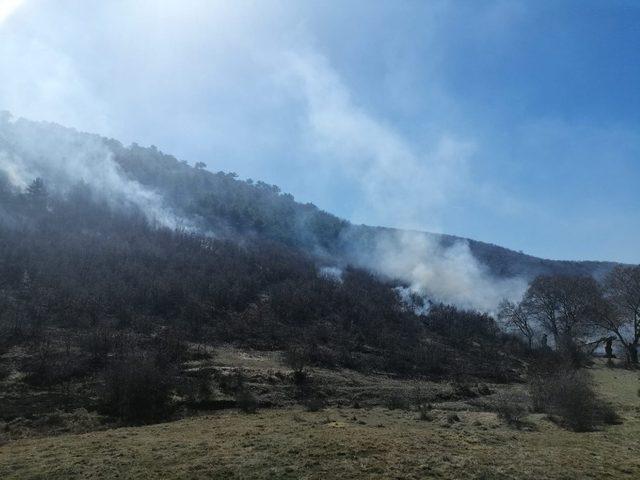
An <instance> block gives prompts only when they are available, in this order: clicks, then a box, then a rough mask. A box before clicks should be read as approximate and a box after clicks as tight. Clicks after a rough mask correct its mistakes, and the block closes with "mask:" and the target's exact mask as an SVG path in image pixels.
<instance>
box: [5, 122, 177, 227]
mask: <svg viewBox="0 0 640 480" xmlns="http://www.w3.org/2000/svg"><path fill="white" fill-rule="evenodd" d="M7 138H10V139H11V141H10V142H8V141H7V140H6V139H7ZM0 171H2V172H3V173H4V174H5V176H6V177H7V178H8V180H9V181H10V182H11V183H12V184H13V185H15V186H17V187H20V188H25V187H26V186H27V185H28V184H29V183H30V182H31V181H33V180H34V179H35V178H37V177H40V178H42V179H44V180H45V182H46V184H47V187H48V188H50V189H51V190H53V191H57V192H60V193H64V192H65V191H67V190H68V189H70V188H71V187H73V186H75V185H77V184H79V183H85V184H86V185H88V186H89V187H90V188H91V190H92V192H93V194H94V195H96V196H97V197H98V198H100V199H101V200H103V201H105V202H107V203H108V204H109V205H111V206H112V207H114V208H131V207H135V208H137V209H139V210H140V211H141V212H142V213H144V215H145V216H146V217H147V219H148V220H149V221H152V222H154V223H158V224H160V225H162V226H165V227H168V228H173V229H175V228H188V224H187V223H186V222H185V221H184V219H182V218H180V217H179V216H178V215H176V214H175V213H173V212H172V211H171V210H170V209H169V208H167V207H166V206H164V205H163V201H162V197H161V196H160V195H159V194H157V193H156V192H154V191H152V190H150V189H148V188H146V187H144V186H143V185H141V184H140V183H139V182H137V181H134V180H132V179H130V178H128V177H127V176H126V175H125V174H124V173H123V171H122V169H121V168H120V166H119V165H118V164H117V163H116V162H115V160H114V158H113V154H112V152H111V151H110V150H109V148H108V147H107V146H106V145H105V144H104V142H103V141H102V139H101V138H100V137H99V136H97V135H96V136H90V135H86V134H80V133H78V132H76V131H74V130H70V129H66V128H62V127H57V126H55V125H51V124H36V123H33V122H26V121H21V120H17V121H15V122H11V121H9V120H8V119H4V121H2V122H0Z"/></svg>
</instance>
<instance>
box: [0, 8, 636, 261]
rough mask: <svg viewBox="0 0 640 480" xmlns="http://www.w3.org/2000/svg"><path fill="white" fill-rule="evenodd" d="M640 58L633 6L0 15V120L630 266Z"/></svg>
mask: <svg viewBox="0 0 640 480" xmlns="http://www.w3.org/2000/svg"><path fill="white" fill-rule="evenodd" d="M2 3H5V4H8V3H11V5H10V6H11V7H15V8H9V9H8V10H5V12H9V11H10V14H9V13H7V14H5V15H3V14H2V12H3V10H2ZM639 52H640V2H638V1H629V0H627V1H624V0H606V1H605V0H601V1H588V0H580V1H561V0H553V1H551V0H550V1H543V0H535V1H533V0H532V1H517V0H512V1H507V0H503V1H482V0H474V1H455V2H454V1H427V0H425V1H395V0H393V1H376V0H366V1H365V0H362V1H356V0H354V1H315V2H312V1H307V2H299V1H288V2H287V1H275V0H274V1H271V0H263V1H254V2H249V1H233V2H222V1H216V0H208V1H205V0H158V1H152V0H137V1H124V0H113V1H109V2H101V1H100V2H98V1H88V0H84V1H81V0H76V1H72V0H56V1H53V0H23V1H21V2H20V1H18V0H10V1H9V2H7V0H0V77H1V79H2V81H1V82H0V109H2V108H4V109H8V110H11V111H12V112H13V113H14V114H15V115H21V116H26V117H29V118H32V119H46V120H51V121H57V122H59V123H63V124H66V125H70V126H74V127H77V128H79V129H82V130H88V131H95V132H99V133H102V134H105V135H109V136H113V137H116V138H119V139H121V140H123V141H124V142H132V141H136V142H138V143H140V144H144V145H149V144H154V145H157V146H158V147H159V148H161V149H162V150H164V151H167V152H169V153H173V154H175V155H176V156H177V157H179V158H181V159H184V160H188V161H190V162H192V163H193V162H196V161H204V162H206V163H207V164H208V166H209V168H210V169H212V170H227V171H235V172H237V173H238V174H239V175H240V176H241V177H242V178H254V179H262V180H265V181H268V182H270V183H275V184H277V185H279V186H280V187H281V188H282V189H283V190H285V191H288V192H291V193H293V194H294V195H295V196H296V198H297V199H299V200H300V201H304V202H306V201H311V202H313V203H315V204H316V205H318V206H320V207H321V208H323V209H325V210H328V211H331V212H333V213H336V214H338V215H340V216H343V217H345V218H348V219H350V220H352V221H354V222H357V223H368V224H376V225H387V226H397V227H406V228H414V229H424V230H431V231H438V232H445V233H452V234H456V235H461V236H466V237H471V238H476V239H479V240H484V241H488V242H491V243H496V244H500V245H504V246H507V247H509V248H513V249H516V250H523V251H525V252H527V253H531V254H534V255H538V256H543V257H547V258H562V259H610V260H620V261H627V262H634V263H638V262H640V248H638V244H639V243H640V242H639V240H638V239H639V238H640V53H639Z"/></svg>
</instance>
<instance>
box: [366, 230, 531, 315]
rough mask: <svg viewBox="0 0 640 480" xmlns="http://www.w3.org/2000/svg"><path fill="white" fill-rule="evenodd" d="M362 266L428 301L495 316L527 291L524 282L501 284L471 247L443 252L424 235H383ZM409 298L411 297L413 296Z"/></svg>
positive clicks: (508, 280) (459, 244) (460, 243)
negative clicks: (500, 307) (503, 304)
mask: <svg viewBox="0 0 640 480" xmlns="http://www.w3.org/2000/svg"><path fill="white" fill-rule="evenodd" d="M358 262H359V263H360V264H361V265H362V266H366V267H367V268H369V269H371V270H373V271H375V272H378V273H379V274H382V275H384V276H387V277H389V278H392V279H398V280H401V281H403V282H405V283H407V284H408V285H409V292H410V293H412V294H417V295H419V296H421V297H423V298H424V299H426V300H433V301H435V302H443V303H448V304H453V305H456V306H458V307H461V308H471V309H477V310H480V311H483V312H489V313H493V312H495V310H496V308H497V306H498V304H499V303H500V302H501V301H502V300H503V299H505V298H506V299H511V300H517V299H519V298H520V297H521V296H522V294H523V292H524V291H525V289H526V288H527V281H526V280H525V279H523V278H518V277H513V278H496V277H495V276H493V275H492V274H491V273H490V272H489V271H488V269H487V268H486V267H485V266H484V265H482V264H481V263H480V262H479V261H478V260H477V259H476V258H475V257H474V256H473V254H472V253H471V250H470V249H469V245H468V243H467V242H466V241H463V240H459V241H457V242H455V243H453V244H452V245H451V246H449V247H443V246H442V245H441V244H440V243H439V242H438V241H437V240H436V239H435V238H433V237H431V236H429V235H427V234H424V233H420V232H401V231H394V232H382V233H378V234H377V236H376V241H375V243H374V246H373V253H372V254H371V255H366V256H361V257H359V258H358ZM409 292H405V294H408V293H409Z"/></svg>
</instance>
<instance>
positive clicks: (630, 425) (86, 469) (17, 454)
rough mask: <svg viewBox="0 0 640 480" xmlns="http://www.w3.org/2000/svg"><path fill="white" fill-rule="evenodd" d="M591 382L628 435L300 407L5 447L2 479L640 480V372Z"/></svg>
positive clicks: (607, 373) (618, 429)
mask: <svg viewBox="0 0 640 480" xmlns="http://www.w3.org/2000/svg"><path fill="white" fill-rule="evenodd" d="M594 376H595V378H596V381H597V382H598V385H599V386H600V388H601V390H602V392H603V394H604V395H606V396H608V397H609V399H610V400H611V401H612V402H613V403H614V404H615V405H616V407H617V408H618V410H619V412H620V414H621V416H622V417H623V419H624V424H622V425H616V426H611V427H607V428H606V429H605V430H603V431H601V432H593V433H573V432H568V431H565V430H562V429H560V428H558V427H557V426H556V425H554V424H553V423H551V422H550V421H548V420H546V419H544V418H543V417H542V416H539V415H532V416H531V417H530V420H531V422H532V425H533V429H532V430H533V431H519V430H514V429H511V428H509V427H507V426H505V425H503V424H502V423H501V422H500V421H499V420H498V419H497V418H496V416H495V414H493V413H489V412H480V411H472V409H469V410H461V411H458V412H456V414H457V416H458V417H459V421H457V420H455V421H452V420H451V418H448V417H451V412H450V411H447V410H444V409H438V408H436V409H435V410H434V412H433V413H434V414H433V418H432V419H431V420H430V421H420V420H418V418H417V414H416V413H415V412H405V411H399V410H393V411H390V410H387V409H385V408H379V407H378V408H372V409H368V410H365V409H351V408H349V409H346V408H343V409H336V408H333V409H327V410H325V411H321V412H316V413H311V412H306V411H303V410H302V409H299V408H289V409H274V410H264V411H262V412H259V413H258V414H255V415H244V414H240V413H236V412H223V413H220V414H216V415H211V416H205V417H197V418H191V419H187V420H182V421H177V422H173V423H167V424H160V425H153V426H147V427H140V428H122V429H115V430H108V431H102V432H93V433H88V434H83V435H64V436H57V437H47V438H40V439H25V440H18V441H13V442H10V443H8V444H6V445H4V446H2V447H0V478H2V479H36V478H39V479H87V478H91V479H112V478H120V479H129V478H131V479H160V478H162V479H164V478H166V479H216V478H220V479H233V478H237V479H244V478H255V479H267V478H268V479H280V478H282V479H285V478H290V479H298V478H309V479H314V478H322V479H325V480H326V479H332V478H340V479H342V480H345V479H352V478H381V479H382V478H415V479H418V478H420V479H423V478H444V479H467V478H469V479H472V478H473V479H481V478H482V479H492V478H496V479H502V478H523V479H524V478H530V479H545V478H554V479H556V478H557V479H577V478H580V479H586V478H592V479H607V478H611V479H621V478H629V479H637V478H640V406H639V404H640V398H639V397H638V386H639V382H638V373H637V372H629V371H624V370H618V369H616V370H608V369H605V368H603V367H598V368H596V369H595V371H594Z"/></svg>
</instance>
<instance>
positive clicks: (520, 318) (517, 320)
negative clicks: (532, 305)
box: [498, 300, 535, 348]
mask: <svg viewBox="0 0 640 480" xmlns="http://www.w3.org/2000/svg"><path fill="white" fill-rule="evenodd" d="M498 319H499V320H501V321H503V322H505V323H506V324H507V325H508V326H510V327H511V328H513V329H515V330H516V331H517V332H519V333H520V334H521V335H522V336H523V337H524V338H526V339H527V343H528V344H529V348H532V347H533V338H534V336H535V330H534V328H533V325H532V318H531V316H530V314H529V312H527V310H526V308H525V305H523V304H522V303H520V304H517V305H516V304H515V303H513V302H510V301H509V300H503V301H502V303H500V306H499V311H498Z"/></svg>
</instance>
